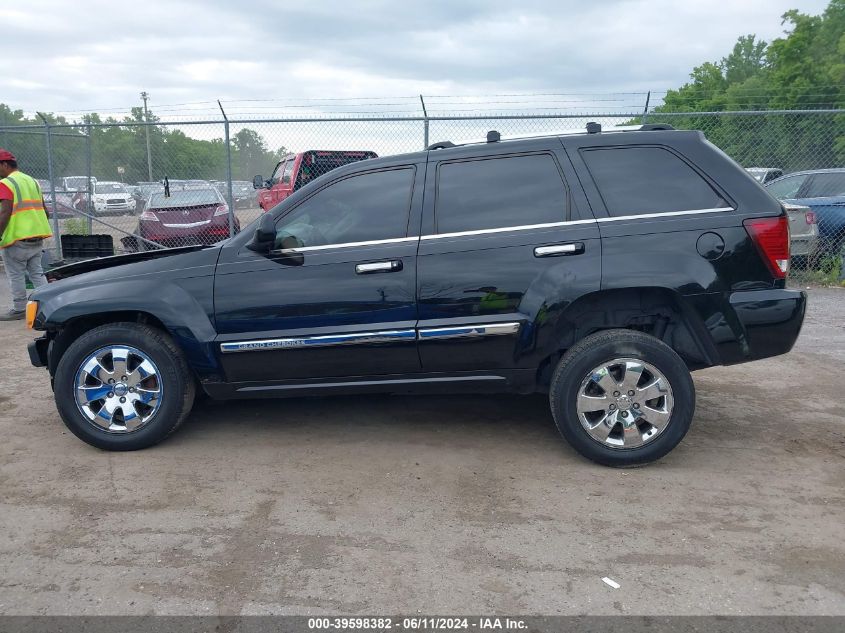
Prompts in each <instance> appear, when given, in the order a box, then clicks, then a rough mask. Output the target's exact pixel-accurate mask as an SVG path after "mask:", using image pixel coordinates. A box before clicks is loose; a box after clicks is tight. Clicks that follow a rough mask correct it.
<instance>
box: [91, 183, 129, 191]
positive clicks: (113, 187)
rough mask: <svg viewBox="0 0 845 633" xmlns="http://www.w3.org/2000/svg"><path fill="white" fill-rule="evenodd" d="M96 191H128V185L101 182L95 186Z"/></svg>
mask: <svg viewBox="0 0 845 633" xmlns="http://www.w3.org/2000/svg"><path fill="white" fill-rule="evenodd" d="M94 191H95V192H96V193H127V191H126V187H124V186H123V185H121V184H120V183H117V182H100V183H97V186H96V187H95V188H94Z"/></svg>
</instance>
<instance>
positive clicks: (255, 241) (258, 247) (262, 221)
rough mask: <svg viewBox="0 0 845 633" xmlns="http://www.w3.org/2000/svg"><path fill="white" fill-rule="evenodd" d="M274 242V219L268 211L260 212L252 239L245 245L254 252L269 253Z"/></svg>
mask: <svg viewBox="0 0 845 633" xmlns="http://www.w3.org/2000/svg"><path fill="white" fill-rule="evenodd" d="M275 242H276V221H275V219H273V216H272V215H270V214H269V213H262V214H261V218H259V220H258V227H257V228H256V229H255V234H254V235H253V236H252V241H251V242H250V243H249V244H247V245H246V247H247V248H248V249H249V250H251V251H255V252H256V253H269V252H270V251H271V250H272V248H273V244H274V243H275Z"/></svg>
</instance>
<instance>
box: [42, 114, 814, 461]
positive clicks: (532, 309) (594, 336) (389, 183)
mask: <svg viewBox="0 0 845 633" xmlns="http://www.w3.org/2000/svg"><path fill="white" fill-rule="evenodd" d="M597 128H598V126H597V125H596V124H592V126H591V127H590V128H589V129H591V130H593V132H592V133H587V134H570V135H563V136H549V137H538V138H531V139H515V140H511V141H500V140H497V138H498V134H494V133H491V134H490V135H489V136H488V138H489V139H490V140H489V141H488V142H487V143H476V144H471V145H463V146H449V145H451V144H449V145H447V144H445V143H440V144H436V145H435V147H447V149H437V150H433V149H431V150H429V151H422V152H417V153H413V154H404V155H398V156H391V157H387V158H380V159H374V160H368V161H363V162H358V163H354V164H350V165H345V166H343V167H340V168H338V169H336V170H334V171H332V172H331V173H329V174H326V175H324V176H323V177H321V178H318V179H317V180H315V181H312V182H311V183H309V184H307V185H305V186H304V187H302V188H301V189H300V190H299V191H296V192H295V193H294V194H292V195H291V196H289V197H287V198H286V199H285V200H284V201H282V203H281V204H279V205H277V206H275V207H274V208H273V209H272V210H270V211H269V212H267V213H264V214H262V215H261V216H260V217H259V219H258V220H257V221H256V223H255V229H254V231H249V232H246V231H245V232H244V233H242V234H240V235H237V236H235V237H234V238H232V239H229V240H226V241H225V242H223V243H222V244H219V245H215V246H212V247H203V246H195V247H186V248H181V249H172V250H164V251H152V252H146V253H137V254H133V255H126V256H118V257H112V258H104V259H99V260H95V261H89V262H84V263H81V264H76V265H71V266H67V267H64V268H60V269H57V270H56V271H54V273H53V275H52V278H53V279H58V281H55V282H53V283H50V284H48V285H47V286H45V287H42V288H39V289H37V290H36V291H35V292H34V294H33V296H32V302H31V303H30V304H29V306H28V308H27V314H28V321H29V323H30V325H31V326H32V327H34V328H35V329H37V330H40V331H43V332H44V334H43V336H42V337H41V338H39V339H37V340H35V341H33V342H32V343H31V344H30V346H29V353H30V358H31V359H32V362H33V363H34V364H35V365H36V366H43V367H47V368H48V369H49V372H50V375H51V377H52V384H53V387H54V390H55V400H56V404H57V406H58V409H59V412H60V414H61V416H62V419H63V420H64V421H65V424H66V425H67V426H68V428H69V429H70V430H71V431H72V432H73V433H75V434H76V435H77V436H78V437H80V438H81V439H83V440H84V441H86V442H88V443H90V444H92V445H94V446H98V447H100V448H104V449H110V450H133V449H139V448H144V447H147V446H150V445H152V444H155V443H157V442H159V441H161V440H163V439H164V438H165V437H167V436H168V435H169V434H170V433H172V432H173V431H174V430H175V429H176V427H177V426H178V425H179V424H180V423H181V422H182V421H183V420H184V419H185V416H186V415H187V414H188V412H189V411H190V409H191V405H192V402H193V399H194V395H195V393H196V391H197V390H201V391H202V392H204V393H206V394H208V395H209V396H211V397H213V398H220V399H225V398H258V397H278V396H293V395H320V396H323V395H326V394H331V393H372V392H388V393H391V392H392V393H406V392H416V393H431V392H444V391H472V392H480V393H490V392H516V393H531V392H538V391H539V392H547V393H548V394H549V403H550V407H551V412H552V415H553V417H554V420H555V422H556V424H557V427H558V429H559V430H560V432H561V433H562V435H563V436H564V437H565V438H566V439H567V440H569V442H570V443H571V444H572V445H573V446H574V447H575V448H576V449H577V450H578V451H579V452H581V453H582V454H583V455H585V456H587V457H589V458H590V459H593V460H595V461H597V462H600V463H602V464H607V465H611V466H631V465H634V464H642V463H646V462H650V461H653V460H656V459H659V458H660V457H662V456H664V455H665V454H667V453H668V452H669V451H670V450H671V449H672V448H673V447H674V446H676V445H677V444H678V443H679V442H680V441H681V439H682V438H683V437H684V435H685V433H686V432H687V430H688V429H689V427H690V424H691V422H692V417H693V411H694V408H695V387H694V385H693V382H692V378H691V376H690V371H692V370H696V369H701V368H704V367H711V366H714V365H731V364H735V363H742V362H746V361H751V360H755V359H759V358H766V357H769V356H774V355H777V354H783V353H785V352H787V351H789V350H790V348H791V347H792V345H793V343H794V342H795V340H796V338H797V336H798V332H799V330H800V329H801V323H802V321H803V318H804V310H805V305H806V295H805V294H804V293H803V292H800V291H796V290H788V289H786V287H785V280H786V275H787V271H788V268H789V255H790V252H789V229H788V220H787V217H786V215H785V213H784V210H783V208H782V207H781V205H780V204H779V203H778V202H777V201H776V200H774V199H773V198H772V197H771V196H769V195H768V194H767V193H766V192H765V191H763V190H762V189H761V188H760V187H759V186H758V185H757V184H756V183H755V182H754V180H753V179H752V178H751V176H750V175H749V174H748V173H747V172H745V170H743V169H742V168H741V167H740V166H739V165H737V164H736V163H734V162H733V161H732V160H731V159H730V158H728V157H727V156H726V155H725V154H724V153H723V152H721V151H719V150H718V149H717V148H716V147H715V146H713V145H712V144H710V143H709V142H707V141H706V140H705V139H704V136H703V135H702V134H701V133H700V132H693V131H673V130H671V129H666V128H667V126H665V125H658V124H652V125H644V126H639V127H638V128H637V129H638V130H639V131H631V132H615V131H612V132H601V131H600V130H597ZM435 191H436V192H437V194H436V195H434V193H433V192H435ZM424 192H425V195H424ZM215 193H216V192H215ZM154 201H155V196H154ZM153 206H155V205H153ZM160 215H161V214H159V216H160ZM176 215H177V218H179V221H181V216H179V215H178V213H177V214H176ZM164 221H165V218H163V217H158V218H157V219H156V220H153V221H152V223H153V224H155V223H157V222H158V223H162V224H163V223H164ZM170 221H173V220H170ZM148 234H149V235H152V233H148ZM359 406H362V407H366V400H361V401H359ZM773 406H775V407H776V405H773ZM280 411H282V412H283V411H284V408H281V409H280Z"/></svg>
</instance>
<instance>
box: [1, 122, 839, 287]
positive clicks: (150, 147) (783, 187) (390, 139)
mask: <svg viewBox="0 0 845 633" xmlns="http://www.w3.org/2000/svg"><path fill="white" fill-rule="evenodd" d="M644 120H646V121H647V122H649V123H670V124H672V125H673V126H674V127H676V128H678V129H696V130H701V131H703V132H704V133H705V135H706V136H707V138H708V139H709V140H710V141H712V142H713V143H714V144H716V145H717V146H718V147H720V148H721V149H722V150H723V151H725V152H726V153H727V154H728V155H729V156H731V157H732V158H734V159H735V160H736V161H737V162H738V163H739V164H741V165H742V166H743V167H745V168H747V169H749V171H750V172H751V173H752V175H753V176H754V177H755V178H757V179H758V180H759V181H760V182H761V184H763V185H764V186H765V187H766V188H767V189H768V190H769V192H770V193H772V195H774V196H775V197H776V198H778V199H780V200H782V201H785V206H786V207H787V210H788V212H789V215H790V229H791V233H792V253H793V261H792V272H791V277H792V279H793V280H794V281H796V282H797V283H805V282H815V283H839V282H840V281H841V277H842V275H843V272H842V258H843V244H845V110H823V111H819V110H805V111H741V112H675V113H665V112H660V113H657V112H649V113H647V114H645V115H644V114H643V113H619V114H613V115H608V114H593V115H591V114H577V115H574V114H565V115H555V114H539V115H527V114H526V115H518V114H508V115H502V116H490V115H484V116H431V117H429V116H402V117H387V116H384V117H378V118H373V117H366V118H364V117H357V118H355V117H340V118H320V119H313V118H302V119H295V118H288V119H254V120H252V119H251V120H229V119H227V118H225V115H224V116H223V119H222V120H210V121H194V122H175V123H167V122H160V121H154V122H151V123H145V122H143V121H138V122H137V123H133V124H126V123H120V124H117V123H115V124H111V123H96V124H62V125H56V124H50V123H49V122H48V121H47V119H43V125H40V126H39V125H16V126H6V127H0V147H4V148H6V149H8V150H10V151H11V152H12V153H14V154H15V155H16V156H17V158H18V162H19V165H20V167H21V169H22V170H23V171H25V172H27V173H29V174H30V175H32V176H34V177H36V178H38V179H39V180H40V181H41V185H42V189H43V191H44V195H45V200H46V202H47V207H48V213H49V214H50V219H51V223H52V225H53V232H54V237H53V238H51V240H49V241H48V242H47V245H46V249H47V253H48V255H49V258H50V259H51V260H52V261H53V263H54V264H55V263H57V262H59V261H64V262H68V261H75V260H78V259H85V258H90V257H97V256H104V255H109V254H113V253H114V254H117V253H125V252H135V251H139V250H147V249H155V248H162V247H173V246H183V245H191V244H212V243H215V242H218V241H220V240H223V239H226V238H227V237H230V236H231V235H234V234H236V233H238V232H239V231H241V230H244V229H245V228H246V227H247V225H249V224H250V223H251V222H253V221H254V220H255V219H256V218H258V217H259V215H260V214H261V213H262V212H263V211H264V210H266V209H269V208H270V207H272V206H274V205H275V204H277V203H278V202H280V201H281V200H283V199H284V198H285V197H286V196H287V195H289V194H290V193H292V192H293V191H295V190H296V189H298V188H299V187H301V186H302V185H304V184H305V183H306V182H308V181H309V180H311V179H313V178H316V177H318V176H320V175H322V174H323V173H325V172H326V171H328V170H330V169H333V168H335V167H338V166H340V165H343V164H346V163H348V162H353V161H356V160H363V159H365V158H369V157H372V156H374V155H378V156H385V155H391V154H398V153H404V152H412V151H418V150H420V149H423V148H424V147H426V146H428V145H429V144H431V143H434V142H437V141H445V140H449V141H452V142H455V143H460V142H473V141H479V140H483V139H484V138H485V136H486V133H487V131H489V130H492V129H495V130H498V131H499V132H500V133H501V134H502V138H504V139H506V138H508V137H519V136H530V135H542V134H555V133H563V132H568V131H575V130H583V129H584V128H585V126H586V124H587V122H589V121H595V122H598V123H600V124H601V125H602V127H603V128H604V129H608V128H611V127H613V126H615V125H624V124H634V123H641V122H643V121H644ZM823 170H828V171H823ZM254 179H256V183H255V184H256V185H258V188H255V187H254V183H253V180H254Z"/></svg>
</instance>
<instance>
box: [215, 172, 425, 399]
mask: <svg viewBox="0 0 845 633" xmlns="http://www.w3.org/2000/svg"><path fill="white" fill-rule="evenodd" d="M424 177H425V163H421V164H418V165H413V164H411V165H409V164H401V163H400V164H395V165H393V164H391V165H390V166H389V167H382V168H380V169H378V170H370V171H366V172H359V173H356V174H353V175H348V176H343V177H341V178H339V179H336V180H334V181H331V182H329V183H327V184H326V185H325V186H323V187H322V188H321V189H319V190H317V191H316V192H315V193H314V194H312V195H311V196H309V197H308V198H306V199H305V200H304V201H302V202H300V203H298V204H297V206H295V207H288V208H285V207H284V206H283V207H282V209H280V210H279V211H278V214H279V215H278V218H277V222H276V248H275V250H274V251H272V252H271V253H270V254H268V255H262V254H257V253H254V252H252V251H250V250H248V249H247V248H245V247H243V248H240V249H235V248H231V249H226V248H224V249H223V252H222V253H221V259H220V263H219V265H218V268H217V274H216V278H215V291H214V302H215V315H216V324H217V331H218V340H217V344H218V345H217V347H218V350H217V351H218V353H219V354H220V357H221V362H222V365H223V367H224V370H225V372H226V379H227V380H228V381H230V382H272V381H285V380H293V379H320V378H344V377H351V376H365V375H386V374H392V373H406V372H415V371H419V367H420V362H419V356H418V354H417V350H416V332H415V326H416V320H417V308H416V302H415V297H414V290H415V288H414V284H415V280H416V251H417V246H418V243H419V235H418V231H419V218H420V208H421V200H422V195H421V193H422V191H421V190H422V186H421V185H422V182H423V179H424ZM417 183H419V184H417ZM409 227H410V228H409Z"/></svg>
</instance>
